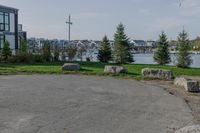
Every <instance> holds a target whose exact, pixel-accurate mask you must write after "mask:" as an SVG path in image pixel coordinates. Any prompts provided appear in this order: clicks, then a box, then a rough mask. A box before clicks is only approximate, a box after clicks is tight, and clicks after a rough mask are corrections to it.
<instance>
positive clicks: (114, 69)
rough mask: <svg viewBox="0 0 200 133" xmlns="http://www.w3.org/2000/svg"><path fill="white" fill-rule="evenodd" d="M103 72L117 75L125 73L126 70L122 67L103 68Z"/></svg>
mask: <svg viewBox="0 0 200 133" xmlns="http://www.w3.org/2000/svg"><path fill="white" fill-rule="evenodd" d="M104 72H105V73H114V74H118V73H127V72H128V70H127V69H126V68H125V67H122V66H105V69H104Z"/></svg>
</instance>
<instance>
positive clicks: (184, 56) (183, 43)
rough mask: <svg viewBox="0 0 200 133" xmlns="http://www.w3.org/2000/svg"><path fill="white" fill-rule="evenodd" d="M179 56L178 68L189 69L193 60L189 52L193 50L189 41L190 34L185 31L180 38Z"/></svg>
mask: <svg viewBox="0 0 200 133" xmlns="http://www.w3.org/2000/svg"><path fill="white" fill-rule="evenodd" d="M177 46H178V47H177V49H178V55H177V66H178V67H182V68H186V67H189V66H190V65H191V64H192V62H193V60H192V59H191V55H190V53H189V51H190V50H191V45H190V41H189V39H188V34H187V32H185V30H183V31H182V32H181V33H180V34H179V36H178V44H177Z"/></svg>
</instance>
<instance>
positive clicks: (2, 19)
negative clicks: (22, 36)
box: [0, 14, 4, 23]
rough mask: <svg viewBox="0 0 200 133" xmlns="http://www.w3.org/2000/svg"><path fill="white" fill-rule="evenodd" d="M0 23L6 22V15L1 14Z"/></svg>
mask: <svg viewBox="0 0 200 133" xmlns="http://www.w3.org/2000/svg"><path fill="white" fill-rule="evenodd" d="M0 23H4V16H3V15H1V14H0Z"/></svg>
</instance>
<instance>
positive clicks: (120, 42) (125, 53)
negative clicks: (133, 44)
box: [113, 23, 134, 64]
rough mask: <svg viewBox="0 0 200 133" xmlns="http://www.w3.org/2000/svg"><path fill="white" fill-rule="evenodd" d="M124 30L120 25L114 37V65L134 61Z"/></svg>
mask: <svg viewBox="0 0 200 133" xmlns="http://www.w3.org/2000/svg"><path fill="white" fill-rule="evenodd" d="M124 30H125V28H124V25H123V24H122V23H120V24H119V25H118V27H117V31H116V33H115V36H114V50H113V59H114V61H115V62H116V63H120V64H123V63H131V62H133V61H134V60H133V55H132V54H131V48H130V43H129V38H128V37H127V36H126V34H125V31H124Z"/></svg>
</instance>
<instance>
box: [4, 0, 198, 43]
mask: <svg viewBox="0 0 200 133" xmlns="http://www.w3.org/2000/svg"><path fill="white" fill-rule="evenodd" d="M0 4H1V5H6V6H11V7H15V8H18V9H19V23H22V24H23V25H24V30H26V31H27V32H28V37H43V38H51V39H53V38H57V39H68V26H67V25H66V24H65V21H66V20H67V17H68V14H71V15H72V21H73V26H72V39H93V40H94V39H96V40H100V39H101V38H102V36H103V35H105V34H107V35H108V37H109V38H110V39H113V35H114V32H115V30H116V26H117V25H118V24H119V23H120V22H122V23H123V24H124V25H125V26H126V33H127V35H128V36H129V37H130V38H131V39H144V40H147V39H152V40H156V39H157V38H158V34H159V33H160V32H161V31H162V30H164V31H165V32H166V33H167V35H168V37H169V39H175V38H176V36H177V34H178V32H180V31H181V30H182V29H183V27H184V28H185V30H186V31H188V33H189V35H190V38H195V37H196V36H199V35H200V0H183V3H182V6H181V7H179V0H0Z"/></svg>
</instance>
